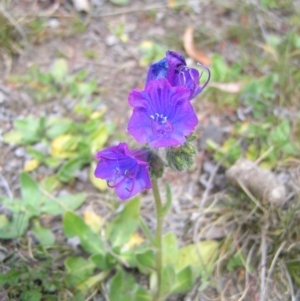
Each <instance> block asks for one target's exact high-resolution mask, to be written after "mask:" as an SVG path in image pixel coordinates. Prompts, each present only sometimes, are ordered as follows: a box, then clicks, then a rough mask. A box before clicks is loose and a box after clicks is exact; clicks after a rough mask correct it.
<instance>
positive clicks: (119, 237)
mask: <svg viewBox="0 0 300 301" xmlns="http://www.w3.org/2000/svg"><path fill="white" fill-rule="evenodd" d="M139 212H140V200H139V198H133V199H132V200H130V201H128V202H126V203H124V207H123V209H122V211H121V212H119V213H118V215H117V217H116V218H115V219H114V220H113V221H112V222H111V223H110V224H109V225H108V228H107V233H106V234H107V237H108V239H109V240H110V242H111V244H112V246H113V247H120V246H123V245H124V244H125V243H126V242H128V240H129V238H130V236H131V235H132V234H133V233H134V232H135V231H136V230H137V228H138V225H139Z"/></svg>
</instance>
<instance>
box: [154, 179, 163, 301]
mask: <svg viewBox="0 0 300 301" xmlns="http://www.w3.org/2000/svg"><path fill="white" fill-rule="evenodd" d="M152 191H153V196H154V200H155V207H156V234H155V242H156V272H157V291H156V295H155V298H154V301H162V299H161V282H162V279H161V273H162V226H163V217H164V216H163V206H162V202H161V197H160V194H159V190H158V185H157V179H155V178H152Z"/></svg>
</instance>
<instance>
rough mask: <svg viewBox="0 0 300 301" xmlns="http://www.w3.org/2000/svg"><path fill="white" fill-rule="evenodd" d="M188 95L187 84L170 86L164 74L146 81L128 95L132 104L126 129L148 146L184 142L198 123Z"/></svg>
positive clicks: (174, 144) (173, 144) (163, 145)
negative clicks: (139, 88) (143, 87)
mask: <svg viewBox="0 0 300 301" xmlns="http://www.w3.org/2000/svg"><path fill="white" fill-rule="evenodd" d="M189 96H190V90H189V89H188V88H187V87H184V86H176V87H171V85H170V83H169V82H168V80H167V79H165V78H160V79H154V80H151V81H149V82H148V83H147V85H146V87H145V90H144V91H139V90H136V89H134V90H132V91H131V93H130V94H129V98H128V101H129V104H130V105H131V106H132V107H133V108H134V109H133V114H132V116H131V118H130V120H129V123H128V131H129V133H130V134H131V135H132V136H133V137H134V138H135V139H136V140H137V141H138V142H139V143H149V145H150V146H151V147H169V146H178V145H181V144H183V143H184V142H185V141H186V138H185V137H186V136H189V135H190V134H191V133H192V132H193V130H194V129H195V127H196V125H197V124H198V119H197V116H196V114H195V112H194V109H193V107H192V105H191V103H190V101H189Z"/></svg>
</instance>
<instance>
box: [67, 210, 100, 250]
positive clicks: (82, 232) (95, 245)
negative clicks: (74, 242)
mask: <svg viewBox="0 0 300 301" xmlns="http://www.w3.org/2000/svg"><path fill="white" fill-rule="evenodd" d="M63 230H64V233H65V235H66V236H67V237H68V238H72V237H79V239H80V244H81V246H82V248H83V249H84V250H85V251H86V252H88V253H90V254H97V253H101V254H104V253H105V251H104V245H103V241H102V239H101V237H100V236H99V235H97V234H96V233H94V232H93V231H92V230H91V229H90V228H89V227H88V226H87V225H86V224H85V222H84V221H83V220H82V218H81V217H79V216H78V215H76V214H75V213H73V212H70V211H69V212H66V213H65V214H64V216H63Z"/></svg>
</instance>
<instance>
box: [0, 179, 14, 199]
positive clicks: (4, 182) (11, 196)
mask: <svg viewBox="0 0 300 301" xmlns="http://www.w3.org/2000/svg"><path fill="white" fill-rule="evenodd" d="M0 180H1V181H2V183H1V184H2V187H3V188H4V190H5V192H6V194H7V195H8V197H9V198H10V199H13V198H14V196H13V194H12V192H11V190H10V188H9V185H8V183H7V181H6V179H5V178H4V176H3V175H2V174H1V173H0Z"/></svg>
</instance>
